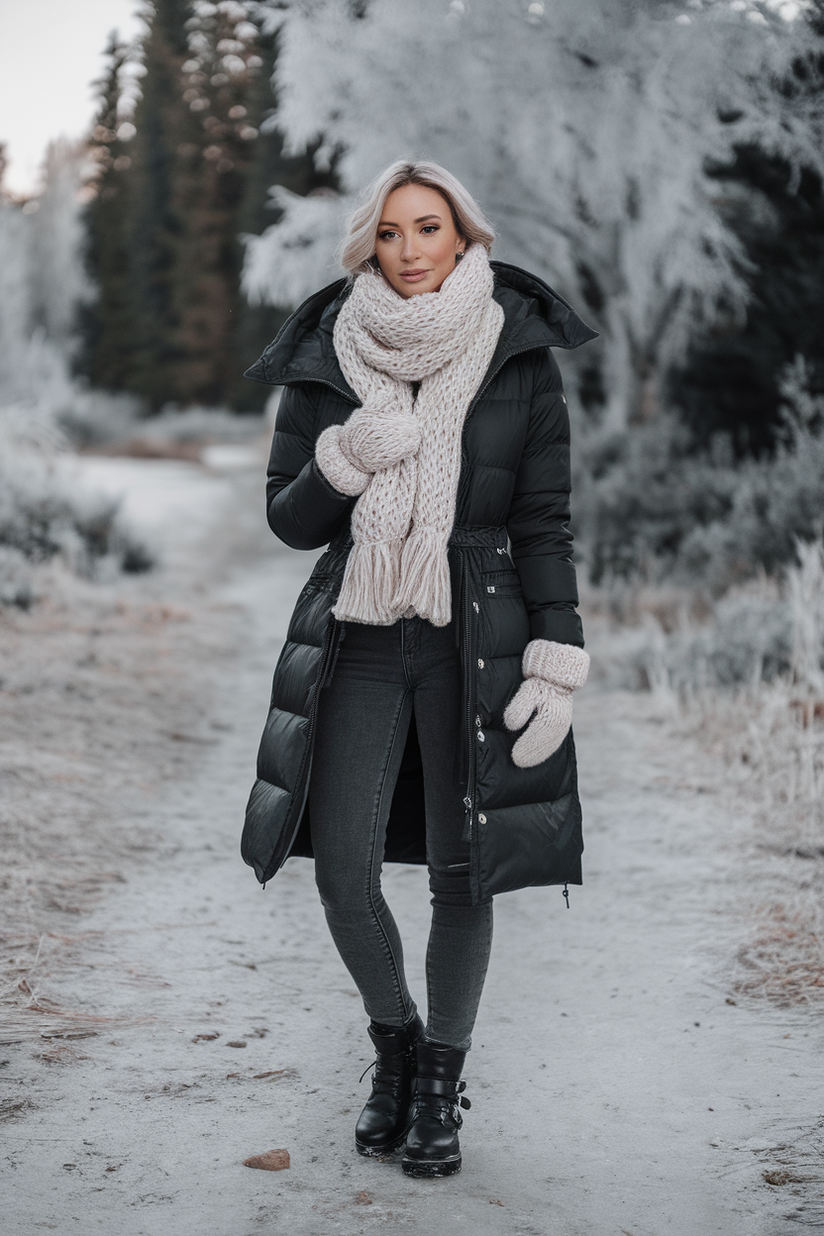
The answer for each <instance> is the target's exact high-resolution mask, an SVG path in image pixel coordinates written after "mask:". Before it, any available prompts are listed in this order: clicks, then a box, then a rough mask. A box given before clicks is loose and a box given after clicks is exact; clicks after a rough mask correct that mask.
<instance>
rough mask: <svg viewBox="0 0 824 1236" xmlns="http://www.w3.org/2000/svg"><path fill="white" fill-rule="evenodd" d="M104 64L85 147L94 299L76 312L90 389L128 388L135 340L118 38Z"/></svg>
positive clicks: (122, 60) (124, 53)
mask: <svg viewBox="0 0 824 1236" xmlns="http://www.w3.org/2000/svg"><path fill="white" fill-rule="evenodd" d="M106 56H107V59H108V65H107V69H106V73H105V75H104V77H103V78H102V79H101V80H100V81H99V82H98V83H97V85H98V89H99V98H100V103H99V107H98V112H97V117H96V120H95V124H94V128H93V130H92V134H91V140H90V143H89V147H90V153H91V155H92V157H93V159H94V162H95V164H96V167H97V174H96V177H95V181H94V190H95V192H94V196H93V197H92V199H91V201H90V202H89V204H88V205H87V207H86V209H85V217H84V224H85V246H84V248H85V252H84V259H85V266H86V272H87V274H88V276H89V278H90V280H91V283H92V285H93V288H94V290H95V291H94V299H93V300H91V301H89V302H87V303H85V304H84V305H82V306H81V309H80V322H79V327H80V340H81V345H80V350H79V353H78V356H77V360H76V369H77V371H78V372H79V373H81V374H83V375H84V376H85V377H87V378H88V379H89V380H90V381H91V383H92V385H93V386H98V387H102V388H103V389H104V390H110V391H118V390H123V389H124V388H125V387H127V386H128V383H129V377H130V371H131V349H132V347H133V341H134V330H135V322H134V312H133V298H132V292H131V285H130V277H129V249H130V246H129V236H128V203H129V190H130V181H131V178H130V168H131V158H130V156H129V155H128V154H127V153H126V151H127V148H128V143H127V142H124V141H121V140H120V139H119V138H118V136H117V131H118V128H119V122H120V116H119V109H120V99H121V75H122V71H123V67H124V65H125V64H126V62H127V59H128V49H127V48H126V46H125V44H123V43H121V42H120V40H119V39H118V37H117V34H115V33H113V34H112V35H111V36H110V38H109V43H108V46H107V48H106Z"/></svg>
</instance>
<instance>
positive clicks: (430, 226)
mask: <svg viewBox="0 0 824 1236" xmlns="http://www.w3.org/2000/svg"><path fill="white" fill-rule="evenodd" d="M437 230H438V225H437V223H427V224H426V226H425V227H423V228H421V231H422V232H437Z"/></svg>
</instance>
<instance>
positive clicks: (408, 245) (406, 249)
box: [401, 235, 416, 262]
mask: <svg viewBox="0 0 824 1236" xmlns="http://www.w3.org/2000/svg"><path fill="white" fill-rule="evenodd" d="M415 256H416V254H415V237H414V235H413V236H404V238H403V244H402V245H401V259H402V260H403V261H404V262H408V261H410V260H411V259H412V258H414V257H415Z"/></svg>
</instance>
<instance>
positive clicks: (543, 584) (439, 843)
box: [242, 162, 595, 1176]
mask: <svg viewBox="0 0 824 1236" xmlns="http://www.w3.org/2000/svg"><path fill="white" fill-rule="evenodd" d="M492 240H493V233H492V230H491V228H490V227H489V224H488V223H487V221H486V220H485V218H484V216H483V215H482V213H481V211H480V209H479V207H478V205H477V204H476V203H475V202H474V200H473V199H472V198H471V197H470V195H469V194H468V193H467V191H466V189H464V188H463V186H462V185H461V184H460V183H459V182H458V181H457V180H456V179H455V178H454V177H453V176H452V175H450V173H449V172H447V171H445V170H444V169H443V168H442V167H439V166H438V165H437V164H434V163H404V162H398V163H395V164H393V165H392V166H391V167H389V168H388V169H387V170H386V171H385V172H384V173H383V174H382V175H380V176H378V177H377V179H376V180H375V181H374V182H373V183H372V185H370V186H369V188H368V189H367V190H366V192H365V195H364V197H363V200H362V203H361V205H360V206H359V208H358V209H357V210H356V211H355V213H354V215H353V216H352V219H351V220H350V224H349V232H348V235H347V238H346V240H345V243H344V246H343V249H342V264H343V266H344V268H345V269H346V270H347V271H348V272H349V275H350V277H349V278H348V279H343V280H339V281H338V282H336V283H333V284H332V285H330V286H329V287H327V288H324V289H323V290H322V291H320V292H318V293H317V294H316V295H314V296H312V297H310V298H309V300H307V301H306V302H305V303H304V304H303V305H301V307H300V308H299V309H298V310H297V312H296V313H294V314H293V315H292V317H291V318H290V319H289V321H288V322H287V323H286V325H285V326H284V327H283V329H282V330H281V332H280V334H279V335H278V337H277V339H276V340H275V341H274V343H272V344H271V345H270V346H269V347H268V348H267V350H266V351H265V352H264V354H263V356H262V357H261V359H260V360H259V361H258V362H257V364H256V365H254V366H253V367H252V369H250V370H249V372H248V375H247V376H249V377H252V378H256V379H258V380H260V381H264V382H271V383H274V384H279V385H284V386H285V387H286V390H285V392H284V395H283V399H282V402H281V405H280V408H279V412H278V419H277V426H276V430H275V435H274V442H273V445H272V454H271V458H270V462H269V470H268V488H267V500H268V518H269V523H270V525H271V527H272V530H273V531H274V532H275V534H276V535H277V536H279V537H280V538H281V539H282V540H283V541H285V542H286V543H287V544H288V545H291V546H293V547H295V548H298V549H315V548H317V547H319V546H322V545H326V544H329V548H328V550H327V552H326V553H325V554H324V555H323V556H322V557H321V558H320V560H319V561H318V563H317V565H316V567H315V570H314V571H313V572H312V576H311V578H310V580H309V582H308V584H307V585H306V587H305V588H304V590H303V592H302V593H301V595H300V598H299V600H298V603H297V606H296V608H295V612H294V615H293V618H292V621H291V624H290V628H289V632H288V635H287V641H286V645H285V647H284V649H283V652H282V654H281V657H280V660H279V662H278V666H277V669H276V671H275V681H274V687H273V691H272V706H271V710H270V713H269V718H268V721H267V724H266V729H265V732H264V736H263V740H262V743H261V748H260V754H259V759H258V781H257V783H256V784H255V786H254V788H253V790H252V794H251V798H250V801H249V807H248V811H247V818H246V826H245V829H244V835H243V842H242V853H243V857H244V858H245V860H246V862H247V863H249V864H250V865H252V866H253V867H254V868H255V871H256V873H257V876H258V879H259V880H260V881H261V882H265V881H267V880H268V879H269V878H270V877H271V876H272V875H273V874H274V872H275V871H277V869H278V868H279V867H280V865H281V864H282V863H283V862H284V860H285V859H286V857H287V856H288V855H290V854H300V855H311V856H314V859H315V870H316V878H317V883H318V888H319V890H320V895H321V899H322V902H323V905H324V909H325V912H326V917H327V921H328V923H329V927H330V929H331V932H332V935H333V937H334V941H335V944H336V945H337V947H338V949H339V951H340V954H341V957H342V958H343V961H344V962H345V964H346V966H347V967H348V969H349V971H350V973H351V975H352V978H353V979H354V981H355V983H356V984H357V986H358V989H359V991H360V993H361V995H362V997H363V1001H364V1005H365V1008H366V1012H367V1013H368V1015H369V1016H370V1018H371V1022H370V1025H369V1027H368V1033H369V1036H370V1038H371V1040H372V1043H373V1044H374V1047H375V1049H376V1056H377V1059H376V1064H375V1069H374V1073H373V1077H372V1093H371V1095H370V1097H369V1099H368V1101H367V1103H366V1106H365V1107H364V1110H363V1112H362V1113H361V1115H360V1117H359V1119H358V1122H357V1125H356V1129H355V1142H356V1147H357V1149H358V1151H359V1152H360V1153H361V1154H366V1155H385V1154H388V1153H390V1152H391V1151H393V1150H394V1149H396V1148H397V1147H398V1146H400V1145H401V1144H403V1143H405V1152H404V1157H403V1169H404V1171H405V1172H407V1173H409V1174H410V1175H413V1176H446V1175H450V1174H452V1173H453V1172H457V1171H459V1170H460V1166H461V1153H460V1146H459V1140H458V1129H459V1127H460V1125H461V1116H460V1108H461V1107H462V1106H463V1107H468V1106H469V1104H468V1102H467V1100H466V1099H464V1098H463V1097H462V1091H463V1088H464V1083H463V1082H462V1081H461V1073H462V1070H463V1065H464V1060H465V1056H466V1052H467V1051H468V1049H469V1046H470V1040H471V1033H472V1027H473V1024H474V1021H475V1015H476V1012H477V1008H478V1002H479V1000H480V996H481V990H482V987H483V982H484V977H485V974H486V968H487V961H488V958H489V950H490V945H491V939H492V897H493V895H494V894H495V893H498V892H504V891H506V890H508V889H515V888H521V887H524V886H526V885H532V884H551V883H559V884H564V885H565V886H566V883H567V882H573V883H580V881H581V875H580V870H581V868H580V855H581V850H582V848H583V843H582V840H581V816H580V807H579V803H578V797H577V789H576V778H575V755H574V747H573V741H572V734H571V731H570V723H571V714H572V691H573V689H574V688H575V687H577V686H580V685H582V683H583V682H584V680H585V678H586V672H587V666H588V662H589V658H588V656H587V654H586V653H585V652H584V651H583V647H582V645H583V638H582V634H581V626H580V621H579V618H578V616H577V614H576V612H575V605H576V604H577V595H576V585H575V572H574V568H573V566H572V563H571V561H570V548H571V538H570V535H569V532H568V529H567V521H568V519H569V487H570V486H569V429H568V417H567V409H566V401H565V399H564V396H563V393H562V387H561V379H560V374H559V371H558V367H557V365H556V363H555V361H554V359H553V356H552V353H551V352H550V351H549V348H550V347H551V346H556V347H565V348H571V347H577V346H578V344H581V343H584V342H585V341H586V340H588V339H592V338H594V336H595V332H594V331H591V330H590V329H589V328H588V327H586V326H585V325H584V324H583V323H582V322H581V321H580V319H579V318H578V317H577V316H576V314H575V313H574V312H573V311H572V309H571V308H570V307H569V305H567V303H566V302H565V301H564V300H562V299H561V297H559V296H557V295H556V294H555V293H554V292H553V291H552V290H551V289H550V288H549V287H547V285H546V284H544V283H542V282H541V280H539V279H536V278H535V277H534V276H532V275H529V274H526V273H525V272H524V271H522V270H519V269H518V268H517V267H513V266H508V265H505V264H503V263H499V262H494V263H490V261H489V258H488V251H489V248H490V246H491V244H492ZM508 545H511V551H510V550H509V549H508ZM510 554H511V556H510ZM530 718H531V720H530ZM524 727H526V728H524ZM517 731H521V733H520V736H519V737H517V740H515V739H514V738H513V734H514V733H515V732H517ZM384 859H386V860H389V861H393V860H394V861H402V862H417V863H427V864H428V868H429V882H430V889H431V892H432V907H433V911H432V927H431V934H430V938H429V944H428V949H427V965H426V973H427V990H428V1020H427V1024H426V1026H425V1027H424V1026H423V1024H422V1022H421V1020H420V1018H419V1017H418V1015H417V1010H416V1007H415V1004H414V1001H413V999H412V997H411V995H410V993H409V990H408V988H407V985H406V980H405V977H404V969H403V953H402V948H401V941H400V939H399V936H398V931H397V927H396V925H395V922H394V920H393V918H392V915H391V913H390V911H389V909H388V907H387V905H386V902H385V901H384V899H383V896H382V894H381V886H380V872H381V863H382V862H383V861H384Z"/></svg>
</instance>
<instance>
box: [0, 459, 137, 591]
mask: <svg viewBox="0 0 824 1236" xmlns="http://www.w3.org/2000/svg"><path fill="white" fill-rule="evenodd" d="M0 548H2V549H4V550H7V551H8V550H12V551H14V553H15V554H16V555H17V556H19V558H23V559H25V560H27V561H29V562H32V563H41V562H48V561H49V560H50V559H52V558H54V557H56V556H57V555H60V556H61V557H62V558H63V559H64V560H65V561H66V562H67V563H68V565H69V566H70V567H71V568H72V570H74V571H76V572H77V573H78V574H80V575H86V576H94V575H95V574H97V573H98V572H99V569H100V567H101V566H102V564H103V562H104V561H106V562H107V563H108V565H109V567H110V568H111V567H116V568H118V569H120V570H123V571H127V572H134V573H137V572H141V571H147V570H149V569H150V568H151V567H152V566H153V565H154V559H153V555H152V553H151V551H150V550H149V549H148V547H147V546H146V545H144V544H143V542H142V541H141V540H140V539H139V538H138V537H136V536H135V535H134V534H133V533H132V532H131V531H130V530H129V528H128V527H127V526H126V524H125V523H124V521H123V520H122V518H121V516H120V512H119V502H118V501H117V500H116V499H112V498H108V497H105V496H103V495H101V494H98V493H95V492H93V491H86V490H83V489H80V490H77V489H75V488H71V487H69V486H68V485H67V484H66V482H65V481H62V480H61V479H60V478H59V477H58V476H57V474H56V471H55V469H54V467H53V465H50V464H49V463H48V461H45V460H43V459H38V458H36V457H29V458H23V457H22V456H17V457H12V458H8V456H6V457H5V458H4V459H3V461H2V462H0Z"/></svg>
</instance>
